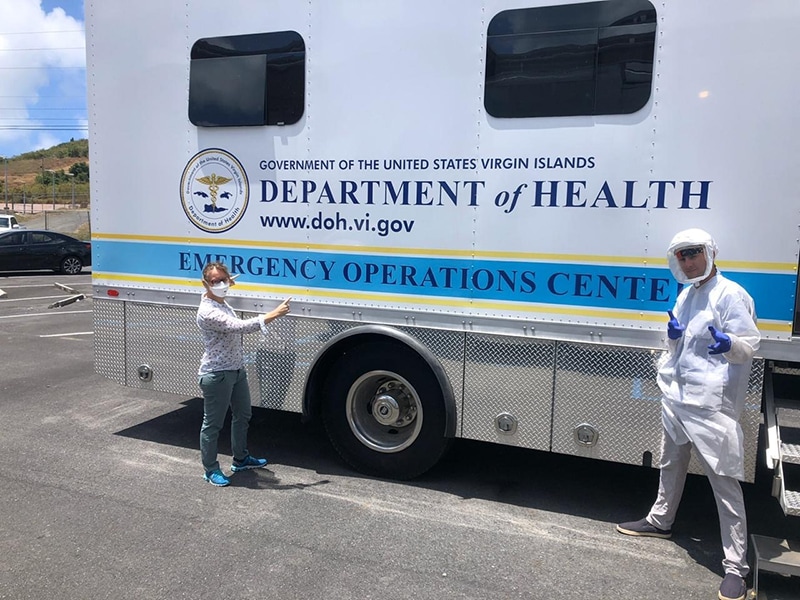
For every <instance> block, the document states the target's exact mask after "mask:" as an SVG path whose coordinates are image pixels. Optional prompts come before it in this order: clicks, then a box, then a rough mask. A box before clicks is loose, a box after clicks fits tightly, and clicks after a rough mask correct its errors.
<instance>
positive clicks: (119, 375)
mask: <svg viewBox="0 0 800 600" xmlns="http://www.w3.org/2000/svg"><path fill="white" fill-rule="evenodd" d="M92 306H93V312H94V314H93V318H94V370H95V372H96V373H97V374H98V375H102V376H103V377H107V378H108V379H110V380H111V381H115V382H117V383H118V384H120V385H125V303H124V302H117V301H114V300H104V299H102V298H94V299H93V301H92Z"/></svg>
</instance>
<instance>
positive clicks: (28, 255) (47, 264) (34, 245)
mask: <svg viewBox="0 0 800 600" xmlns="http://www.w3.org/2000/svg"><path fill="white" fill-rule="evenodd" d="M91 264H92V245H91V243H89V242H82V241H81V240H78V239H75V238H74V237H71V236H68V235H64V234H63V233H56V232H55V231H41V230H36V229H14V230H11V231H5V232H2V233H0V271H34V270H37V269H52V270H53V271H60V272H61V273H65V274H67V275H75V274H77V273H80V272H81V270H82V269H83V267H84V266H90V265H91Z"/></svg>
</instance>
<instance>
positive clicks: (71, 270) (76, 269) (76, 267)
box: [61, 256, 83, 275]
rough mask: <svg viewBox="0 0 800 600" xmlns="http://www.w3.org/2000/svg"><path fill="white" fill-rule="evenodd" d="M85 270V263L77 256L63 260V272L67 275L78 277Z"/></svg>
mask: <svg viewBox="0 0 800 600" xmlns="http://www.w3.org/2000/svg"><path fill="white" fill-rule="evenodd" d="M81 269H83V262H81V259H80V258H78V257H77V256H66V257H64V258H63V259H61V272H62V273H64V274H65V275H77V274H78V273H80V272H81Z"/></svg>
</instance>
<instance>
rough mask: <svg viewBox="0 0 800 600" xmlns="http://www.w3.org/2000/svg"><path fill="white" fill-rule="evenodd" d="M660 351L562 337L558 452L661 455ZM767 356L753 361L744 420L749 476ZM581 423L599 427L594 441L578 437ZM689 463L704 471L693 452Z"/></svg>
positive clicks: (612, 457)
mask: <svg viewBox="0 0 800 600" xmlns="http://www.w3.org/2000/svg"><path fill="white" fill-rule="evenodd" d="M659 356H660V353H659V352H653V351H650V350H640V349H633V348H619V347H611V346H589V345H584V344H568V343H559V344H558V352H557V358H556V365H557V371H556V384H555V401H554V408H553V445H552V449H553V451H554V452H560V453H563V454H572V455H576V456H585V457H589V458H598V459H602V460H609V461H614V462H621V463H627V464H635V465H639V464H642V462H643V456H644V454H645V453H646V452H649V453H651V455H652V465H653V466H654V467H658V466H659V465H660V460H661V391H660V390H659V388H658V385H657V384H656V366H655V365H656V360H657V358H658V357H659ZM762 381H763V360H760V359H759V360H756V361H754V367H753V370H752V371H751V374H750V382H749V385H748V392H747V401H746V405H745V409H744V411H743V414H742V419H741V424H742V429H743V431H744V435H745V477H746V480H747V481H753V478H754V476H755V464H756V458H757V457H756V453H757V443H758V426H759V423H760V419H761V412H760V408H761V383H762ZM583 423H587V424H589V425H591V426H592V427H593V428H594V429H595V430H596V431H597V432H598V433H599V438H598V441H597V444H596V445H593V446H586V445H582V444H580V443H578V442H577V441H576V438H575V428H576V427H577V426H578V425H580V424H583ZM689 469H690V471H691V472H693V473H702V472H703V471H702V467H701V465H700V463H699V461H697V459H696V458H695V457H694V456H693V458H692V461H691V463H690V466H689Z"/></svg>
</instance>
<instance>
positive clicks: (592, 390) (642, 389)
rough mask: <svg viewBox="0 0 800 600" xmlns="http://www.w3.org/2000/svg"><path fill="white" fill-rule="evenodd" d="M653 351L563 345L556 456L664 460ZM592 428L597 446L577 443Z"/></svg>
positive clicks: (555, 418) (558, 374)
mask: <svg viewBox="0 0 800 600" xmlns="http://www.w3.org/2000/svg"><path fill="white" fill-rule="evenodd" d="M658 356H659V353H656V352H652V351H650V350H639V349H630V348H619V347H612V346H591V345H585V344H568V343H560V344H559V345H558V352H557V358H556V364H557V371H556V383H555V400H554V408H553V451H554V452H560V453H562V454H572V455H576V456H586V457H590V458H599V459H602V460H609V461H615V462H622V463H628V464H634V465H640V464H642V462H643V455H644V454H645V453H646V452H649V453H650V454H651V455H652V464H653V465H654V466H655V465H657V464H658V460H659V459H660V457H661V391H660V390H659V389H658V385H657V384H656V368H655V360H656V359H657V358H658ZM584 423H586V424H588V425H590V426H591V427H593V428H594V429H595V430H596V431H597V432H598V434H599V437H598V439H597V443H596V444H595V445H593V446H587V445H582V444H580V443H578V441H576V438H575V428H576V427H577V426H578V425H580V424H584Z"/></svg>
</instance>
